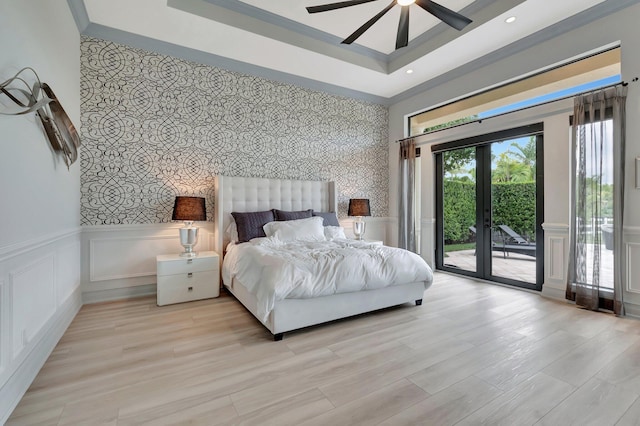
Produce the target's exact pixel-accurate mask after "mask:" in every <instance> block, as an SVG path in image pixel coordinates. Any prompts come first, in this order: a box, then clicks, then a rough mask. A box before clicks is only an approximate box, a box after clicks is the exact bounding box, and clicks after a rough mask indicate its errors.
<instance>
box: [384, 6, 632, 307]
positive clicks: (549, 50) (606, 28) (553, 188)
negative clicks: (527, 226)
mask: <svg viewBox="0 0 640 426" xmlns="http://www.w3.org/2000/svg"><path fill="white" fill-rule="evenodd" d="M639 19H640V4H635V5H633V6H630V7H628V8H626V9H623V10H621V11H620V12H617V13H614V14H612V15H609V16H607V17H605V18H601V19H599V20H596V21H594V22H592V23H590V24H588V25H586V26H584V27H581V28H577V29H575V30H572V31H570V32H568V33H565V34H562V35H560V36H557V37H555V38H553V39H550V40H548V41H546V42H544V43H541V44H538V45H536V46H534V47H531V48H529V49H526V50H524V51H522V52H520V53H517V54H514V55H512V56H510V57H508V58H506V59H503V60H500V61H497V62H495V63H492V64H490V65H487V66H485V67H483V68H481V69H479V70H477V71H474V72H472V73H469V74H466V75H464V76H461V77H459V78H456V79H454V80H452V81H450V82H448V83H446V84H442V85H440V86H438V87H436V88H433V89H431V90H428V91H426V92H422V93H417V94H416V95H414V96H413V97H411V98H409V99H407V100H404V101H402V102H399V103H397V104H395V105H392V106H391V107H390V111H389V127H390V131H389V137H390V145H389V163H390V170H389V179H390V185H389V188H395V187H396V185H397V183H396V182H397V173H398V171H397V167H396V163H395V158H397V155H398V153H397V144H395V143H394V141H395V140H397V139H401V138H403V137H405V136H406V135H405V126H406V120H407V116H409V115H412V114H413V113H415V112H416V111H420V110H425V109H428V108H430V107H433V106H437V105H440V104H442V103H446V102H447V101H449V100H452V99H456V98H459V97H462V96H464V95H467V94H471V93H474V92H477V91H480V90H482V89H485V88H488V87H492V86H495V85H498V84H500V83H501V82H503V81H508V80H511V79H514V78H517V77H519V76H522V75H525V74H529V73H531V72H532V71H535V70H540V69H544V68H546V67H549V66H552V65H555V64H558V63H561V62H564V61H566V60H567V59H569V58H576V57H580V56H583V55H584V54H585V53H587V52H593V51H596V50H599V49H601V48H603V47H604V46H611V45H615V44H617V43H620V45H621V48H622V78H623V80H624V81H628V82H631V81H632V80H633V79H634V78H635V77H636V76H640V49H638V40H639V39H640V27H639V26H638V24H637V23H638V20H639ZM569 108H570V106H569ZM530 113H531V112H530ZM541 114H542V115H545V117H544V118H543V120H542V121H544V123H545V244H546V245H545V247H546V248H547V255H546V259H545V284H544V286H545V287H544V290H543V291H544V292H548V293H549V294H551V295H555V296H557V297H561V293H560V290H561V283H562V281H563V280H564V278H563V277H560V276H559V275H558V274H559V272H558V271H560V270H561V269H563V268H565V266H566V259H564V261H563V263H558V262H559V260H556V261H555V263H554V260H553V257H550V256H552V255H551V254H550V251H555V252H556V253H557V252H562V251H566V249H567V246H566V235H567V230H568V223H569V210H568V202H567V200H568V194H569V176H568V174H567V172H566V171H565V169H564V167H568V163H567V162H566V161H568V153H569V142H568V135H567V134H566V127H565V124H564V123H566V122H565V120H566V115H568V114H563V113H560V112H558V114H553V113H550V112H549V111H543V112H541ZM639 116H640V82H636V83H630V84H629V92H628V99H627V117H629V119H628V122H627V154H626V164H625V166H626V182H628V183H627V187H626V193H625V202H626V210H625V211H626V218H625V229H624V241H625V242H626V243H627V244H626V252H625V253H623V255H624V256H625V257H626V258H627V264H628V267H627V271H626V272H627V279H628V283H629V288H628V289H627V291H626V292H625V300H626V301H627V302H629V303H628V307H629V309H628V311H629V313H632V314H633V313H635V314H640V268H638V267H637V266H634V265H638V264H640V215H638V214H636V213H635V212H637V211H639V209H640V190H636V189H635V187H634V185H633V182H634V181H635V167H634V161H635V158H636V157H637V156H640V139H638V138H637V137H636V135H638V134H639V133H640V120H637V119H636V117H639ZM512 117H516V116H512ZM539 118H540V117H538V120H537V121H538V122H539V121H541V120H540V119H539ZM516 121H518V120H517V119H516V118H512V122H511V123H501V122H500V120H498V119H495V120H486V121H485V122H484V123H483V125H469V126H465V127H463V129H465V130H460V132H461V133H464V132H466V133H468V134H480V133H488V132H491V131H494V130H495V129H496V128H498V127H500V126H503V125H504V124H506V127H516V126H517V124H516ZM525 121H526V120H525ZM530 121H531V122H536V120H535V117H532V118H531V120H530ZM478 126H479V127H478ZM452 135H455V134H449V136H452ZM445 136H446V135H445V134H444V132H443V133H441V134H440V135H438V138H440V139H442V138H443V137H445ZM456 136H457V135H456ZM434 139H435V138H434ZM425 151H427V150H423V153H424V154H423V188H425V191H424V196H425V199H424V200H423V203H424V205H423V223H425V221H426V222H427V223H430V222H432V221H433V219H434V215H433V209H432V205H433V200H434V198H433V169H432V166H431V159H430V158H429V157H430V154H429V153H428V152H425ZM565 159H566V161H565ZM389 195H390V196H389V206H390V210H391V211H392V212H393V208H394V207H393V206H395V205H397V196H396V193H395V191H390V194H389ZM424 228H425V229H423V256H425V257H426V258H427V259H432V258H433V254H432V253H433V251H434V247H433V239H434V238H433V226H431V227H428V226H424Z"/></svg>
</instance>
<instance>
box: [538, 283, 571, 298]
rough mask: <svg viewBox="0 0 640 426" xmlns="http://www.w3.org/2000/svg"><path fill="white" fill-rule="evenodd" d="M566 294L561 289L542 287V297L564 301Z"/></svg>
mask: <svg viewBox="0 0 640 426" xmlns="http://www.w3.org/2000/svg"><path fill="white" fill-rule="evenodd" d="M565 294H566V292H565V290H563V289H559V288H556V287H550V286H548V285H543V286H542V296H544V297H548V298H549V299H555V300H560V301H566V300H567V299H566V296H565Z"/></svg>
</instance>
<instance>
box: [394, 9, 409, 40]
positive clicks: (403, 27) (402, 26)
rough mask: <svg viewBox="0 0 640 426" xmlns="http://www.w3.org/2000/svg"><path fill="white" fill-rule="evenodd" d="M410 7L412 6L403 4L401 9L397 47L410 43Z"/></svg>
mask: <svg viewBox="0 0 640 426" xmlns="http://www.w3.org/2000/svg"><path fill="white" fill-rule="evenodd" d="M409 9H410V6H402V10H401V11H400V22H399V23H398V37H397V38H396V49H400V48H401V47H405V46H406V45H407V44H409Z"/></svg>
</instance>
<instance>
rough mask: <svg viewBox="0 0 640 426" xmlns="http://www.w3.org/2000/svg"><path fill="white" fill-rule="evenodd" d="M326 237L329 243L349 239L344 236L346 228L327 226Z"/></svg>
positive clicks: (325, 229) (325, 228)
mask: <svg viewBox="0 0 640 426" xmlns="http://www.w3.org/2000/svg"><path fill="white" fill-rule="evenodd" d="M324 237H325V238H326V239H327V241H331V240H335V239H340V238H342V239H347V236H346V235H345V234H344V228H343V227H342V226H325V227H324Z"/></svg>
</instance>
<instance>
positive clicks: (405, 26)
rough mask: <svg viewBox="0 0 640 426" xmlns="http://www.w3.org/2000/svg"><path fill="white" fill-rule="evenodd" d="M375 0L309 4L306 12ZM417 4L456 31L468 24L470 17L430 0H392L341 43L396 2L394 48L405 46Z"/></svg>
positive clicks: (348, 38)
mask: <svg viewBox="0 0 640 426" xmlns="http://www.w3.org/2000/svg"><path fill="white" fill-rule="evenodd" d="M372 1H375V0H349V1H341V2H338V3H329V4H324V5H320V6H310V7H307V12H309V13H318V12H327V11H330V10H336V9H342V8H344V7H350V6H357V5H359V4H364V3H370V2H372ZM414 3H415V4H417V5H418V6H420V7H421V8H423V9H424V10H426V11H427V12H429V13H430V14H432V15H433V16H435V17H436V18H438V19H440V20H441V21H442V22H444V23H445V24H447V25H450V26H451V27H453V28H455V29H456V30H458V31H461V30H462V29H463V28H464V27H466V26H467V25H469V24H470V23H471V22H473V21H471V19H469V18H467V17H465V16H462V15H460V14H459V13H456V12H454V11H453V10H451V9H447V8H446V7H444V6H442V5H440V4H438V3H436V2H433V1H431V0H393V1H392V2H391V3H390V4H389V5H388V6H387V7H385V8H384V9H383V10H382V11H381V12H380V13H378V14H377V15H376V16H374V17H373V18H371V19H369V20H368V21H367V22H365V23H364V25H362V26H361V27H360V28H358V29H357V30H356V31H355V32H354V33H353V34H351V35H350V36H349V37H347V38H346V39H344V40H342V43H343V44H351V43H353V42H354V41H356V40H357V39H358V37H360V36H361V35H362V34H364V32H365V31H367V30H368V29H369V28H371V26H372V25H373V24H375V23H376V22H378V20H379V19H380V18H382V17H383V16H384V15H385V14H386V13H387V12H388V11H390V10H391V8H393V6H395V5H396V4H398V5H400V6H402V10H401V11H400V22H399V24H398V36H397V38H396V49H400V48H401V47H405V46H406V45H407V44H408V43H409V10H410V6H411V5H412V4H414Z"/></svg>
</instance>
